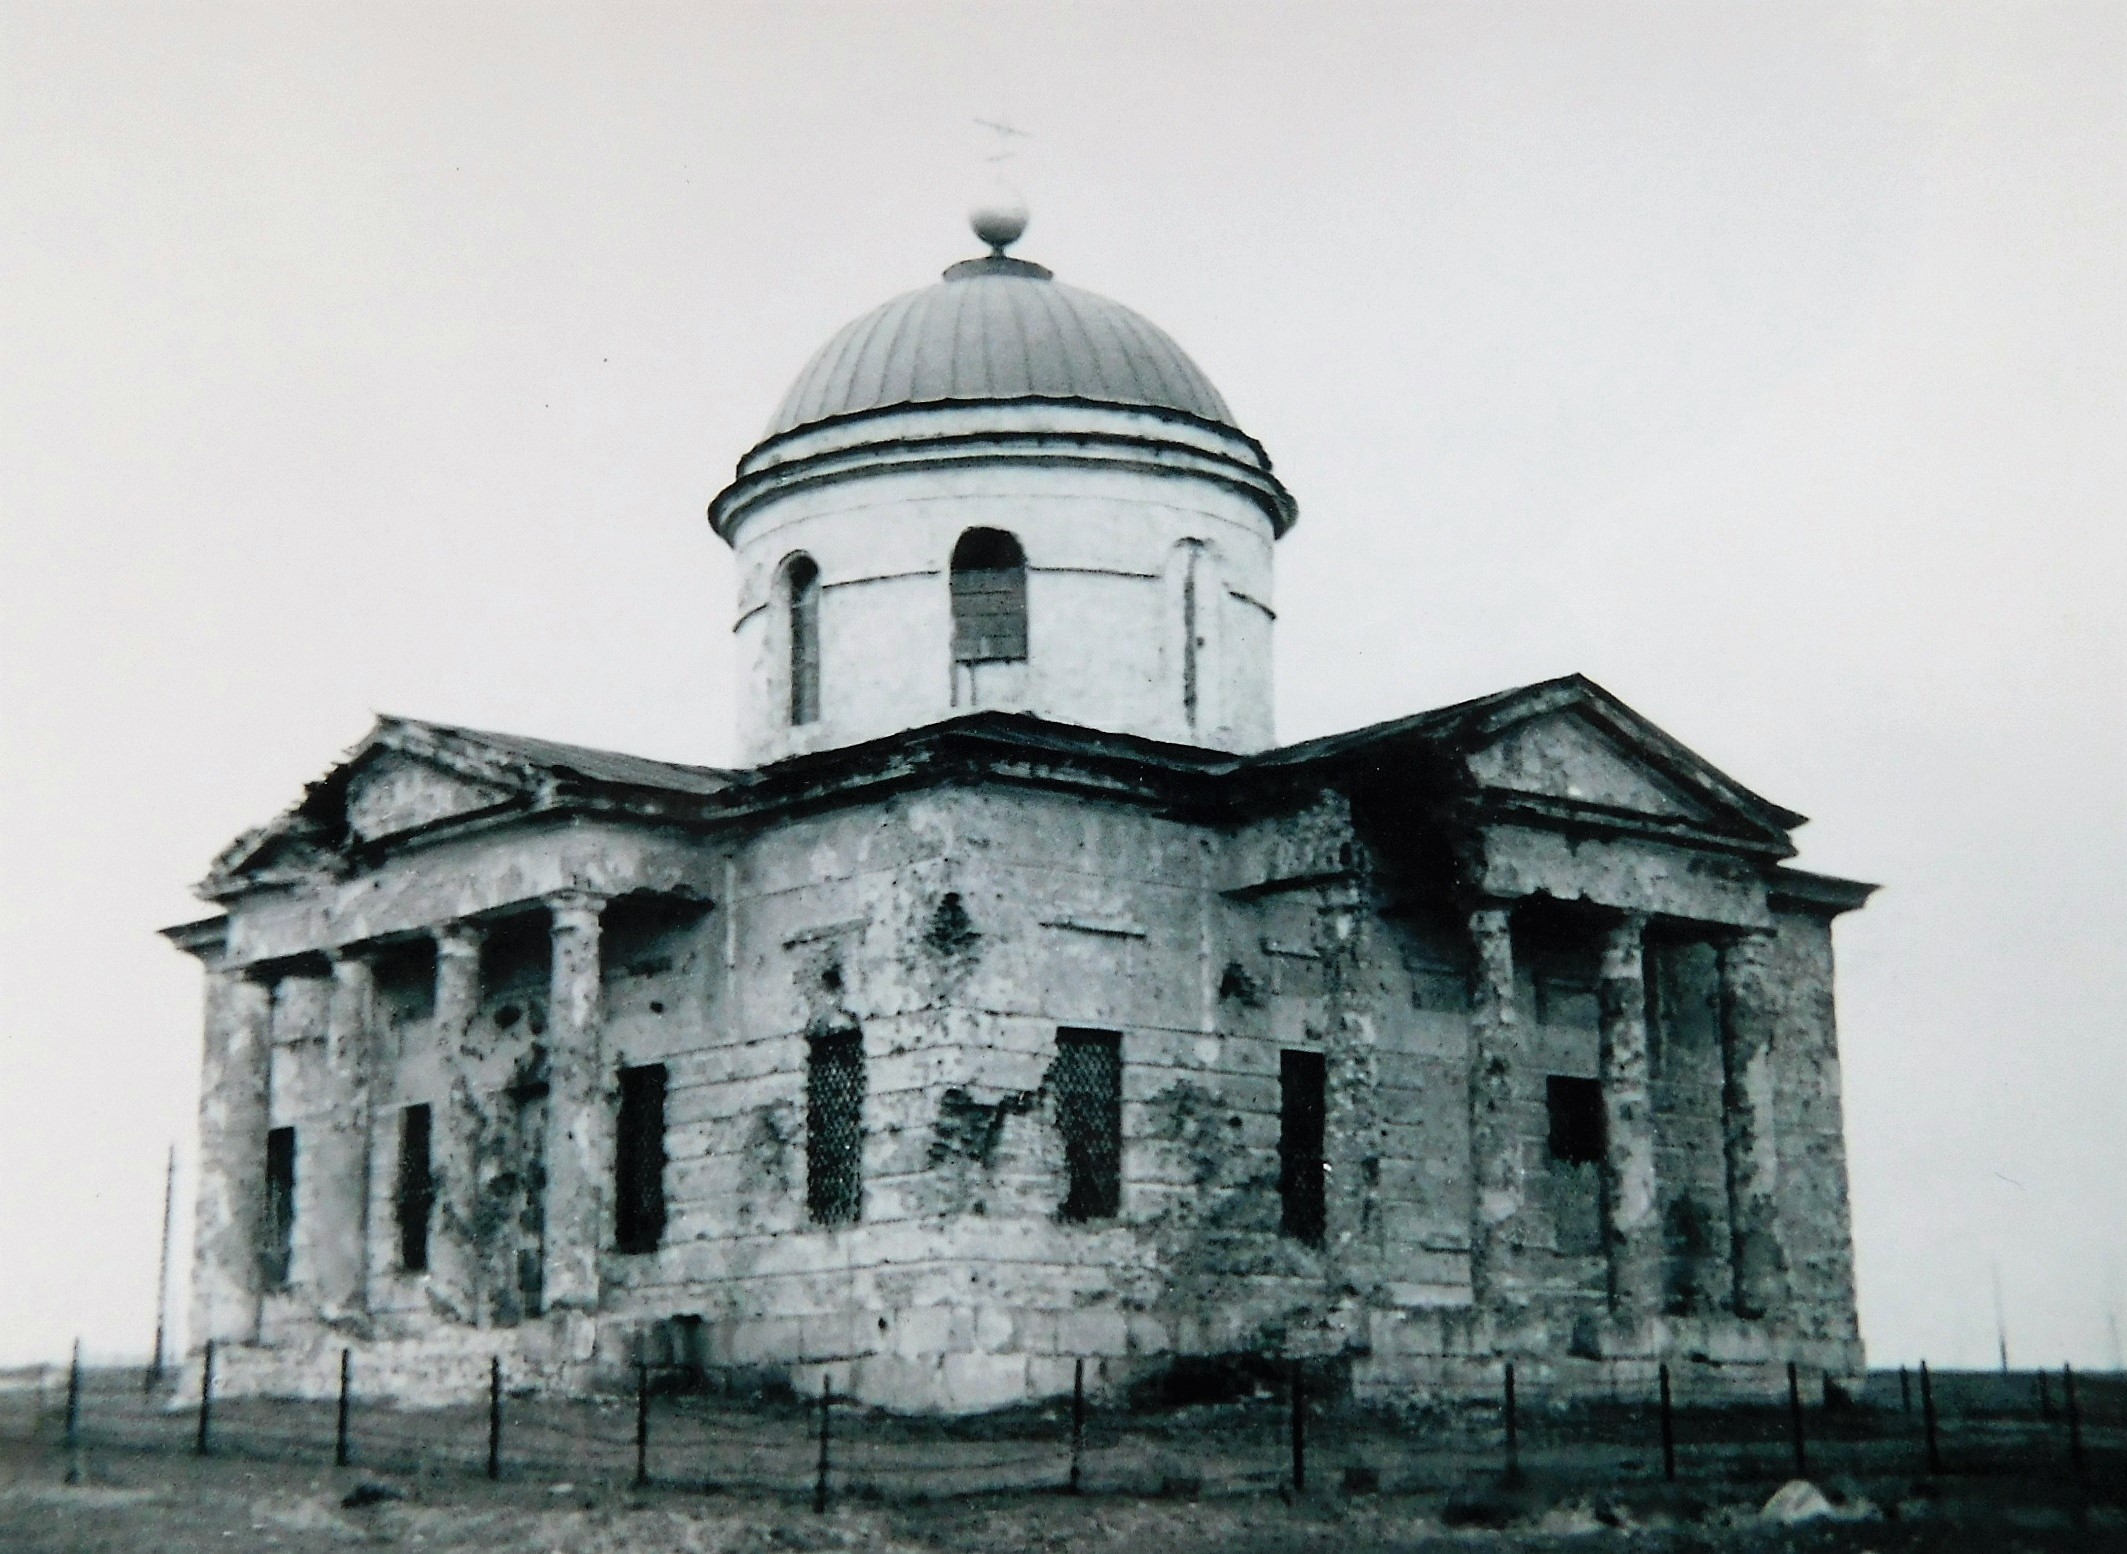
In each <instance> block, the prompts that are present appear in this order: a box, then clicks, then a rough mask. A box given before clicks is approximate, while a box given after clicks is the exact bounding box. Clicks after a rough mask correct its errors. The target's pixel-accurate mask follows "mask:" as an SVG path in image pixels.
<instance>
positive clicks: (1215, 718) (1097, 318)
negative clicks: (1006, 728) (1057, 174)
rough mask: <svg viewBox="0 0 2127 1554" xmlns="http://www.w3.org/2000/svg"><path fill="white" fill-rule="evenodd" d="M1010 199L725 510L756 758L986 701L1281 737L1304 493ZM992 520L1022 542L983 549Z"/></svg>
mask: <svg viewBox="0 0 2127 1554" xmlns="http://www.w3.org/2000/svg"><path fill="white" fill-rule="evenodd" d="M1007 215H1011V213H996V219H994V220H990V219H988V218H987V217H986V218H984V219H985V222H986V223H987V230H983V228H982V225H981V224H978V234H979V235H982V236H983V237H984V241H986V242H990V243H991V244H992V245H993V247H995V248H996V249H997V251H996V252H993V253H991V254H990V255H988V256H987V257H985V258H980V259H970V260H965V261H963V262H961V263H959V264H956V265H954V266H952V267H951V268H950V269H948V270H947V271H946V272H945V277H944V279H943V280H941V281H940V282H938V283H937V284H936V285H933V286H930V287H928V288H926V289H924V290H922V291H916V292H911V293H909V294H907V295H905V296H902V297H898V298H895V299H894V300H893V301H891V302H888V303H886V304H885V305H884V306H882V307H879V308H876V309H874V310H873V311H872V312H870V313H868V314H866V315H864V316H863V317H862V318H859V319H858V320H856V321H855V322H854V323H852V324H850V325H848V326H847V327H845V328H844V329H842V330H841V331H839V332H838V333H837V334H836V335H835V336H834V337H833V338H832V339H830V340H829V341H828V342H827V344H826V345H825V346H823V347H822V348H821V349H820V350H819V351H818V352H817V353H815V355H814V357H813V359H812V361H811V362H810V363H809V364H808V365H807V366H806V368H805V370H804V371H803V372H802V373H801V374H799V376H798V380H797V382H796V384H795V385H794V386H793V387H792V388H791V390H790V392H789V394H788V395H786V396H785V398H784V400H783V403H782V405H781V407H780V408H779V409H778V410H777V412H776V414H775V416H774V417H773V419H772V420H771V421H770V423H769V426H768V430H767V433H766V435H765V436H764V437H763V438H762V440H761V441H760V442H759V443H758V444H757V445H756V446H755V447H754V448H753V449H752V450H751V451H750V452H748V453H747V454H746V456H745V457H744V458H743V459H741V460H740V461H739V466H738V470H737V473H736V478H735V479H734V480H733V481H732V483H731V484H730V485H729V486H727V487H726V488H725V489H724V490H723V491H722V492H720V493H719V494H718V495H717V497H716V499H715V500H714V501H713V502H712V503H711V504H710V507H709V520H710V523H711V525H712V526H713V527H714V528H715V530H716V532H717V534H718V535H719V536H720V537H721V538H722V539H723V540H724V541H725V542H726V543H727V544H729V545H730V546H731V547H732V548H733V550H734V551H735V552H736V554H737V558H738V563H739V595H740V607H739V614H738V620H737V622H736V624H735V626H734V631H735V633H736V636H737V639H738V640H737V646H738V654H739V661H740V663H741V665H742V666H743V668H742V676H743V685H744V693H743V700H742V706H741V711H740V727H741V742H742V745H743V747H744V749H745V752H746V756H747V759H749V760H751V761H756V762H766V761H776V760H781V759H783V758H785V757H787V756H791V755H798V754H803V753H807V752H810V751H816V750H824V749H832V748H837V747H841V746H845V745H849V744H853V743H856V742H859V741H862V740H866V739H872V738H877V737H879V736H882V735H886V734H890V733H893V732H895V731H897V730H900V729H905V728H911V727H915V726H918V725H920V724H924V723H929V722H935V721H938V720H940V719H945V718H951V717H956V716H959V715H961V714H964V713H967V712H970V711H976V710H988V709H996V710H1006V711H1017V712H1025V713H1031V714H1033V715H1036V716H1039V717H1043V718H1049V719H1052V720H1055V721H1058V722H1063V723H1075V724H1080V725H1084V726H1088V727H1095V728H1107V729H1114V730H1117V731H1121V732H1128V733H1135V734H1140V735H1144V736H1147V737H1150V738H1155V739H1164V740H1170V741H1173V742H1175V743H1180V744H1192V745H1199V746H1208V747H1212V748H1218V749H1227V750H1237V751H1245V750H1256V749H1261V748H1263V747H1265V746H1267V745H1268V744H1270V743H1271V741H1272V738H1273V734H1274V730H1273V728H1272V719H1271V683H1270V638H1271V629H1272V623H1273V615H1272V611H1271V573H1272V555H1273V550H1274V547H1275V544H1276V541H1277V540H1278V539H1279V538H1280V537H1281V536H1283V535H1284V533H1285V532H1286V531H1287V530H1288V529H1289V528H1291V527H1292V524H1293V522H1294V520H1295V517H1296V509H1295V507H1294V504H1293V500H1292V497H1291V496H1290V495H1289V494H1288V493H1287V492H1286V490H1285V487H1284V486H1283V484H1282V483H1280V481H1279V480H1278V478H1277V476H1276V475H1275V474H1274V473H1272V470H1271V463H1270V458H1269V456H1268V455H1267V454H1266V453H1265V452H1264V450H1263V447H1262V445H1261V444H1260V443H1258V442H1257V441H1256V440H1255V439H1254V438H1252V437H1250V436H1248V435H1247V433H1245V432H1243V431H1242V430H1241V429H1240V428H1239V427H1238V426H1236V425H1235V424H1234V421H1233V416H1232V413H1231V412H1230V411H1229V410H1228V409H1227V407H1226V402H1225V400H1224V399H1222V398H1221V397H1220V396H1219V393H1218V390H1217V389H1215V388H1213V387H1212V385H1211V382H1210V380H1209V379H1208V378H1206V377H1205V376H1204V374H1203V372H1202V371H1201V370H1200V369H1199V368H1198V367H1197V365H1196V364H1195V363H1194V362H1192V361H1191V360H1190V359H1189V358H1188V356H1187V355H1185V354H1184V353H1183V351H1182V349H1181V348H1180V347H1179V346H1178V345H1176V344H1175V343H1174V341H1173V340H1172V339H1171V338H1169V337H1168V336H1167V335H1166V334H1165V333H1164V332H1162V331H1161V330H1160V329H1158V328H1157V327H1156V326H1154V325H1153V324H1151V323H1149V322H1147V321H1146V320H1145V319H1143V318H1140V317H1139V316H1138V315H1137V314H1135V313H1133V312H1131V311H1130V310H1129V309H1128V308H1126V307H1123V306H1122V305H1121V304H1119V303H1115V302H1111V301H1109V300H1107V299H1106V298H1103V297H1098V296H1095V295H1093V294H1092V293H1091V292H1084V291H1079V290H1077V289H1075V288H1073V287H1070V286H1066V285H1064V284H1063V283H1061V282H1059V281H1057V280H1055V279H1054V277H1053V276H1052V275H1051V274H1050V272H1049V271H1048V270H1046V269H1044V268H1043V267H1042V266H1040V265H1037V264H1033V263H1030V262H1028V261H1026V260H1022V259H1017V258H1013V257H1011V256H1010V255H1007V254H1005V253H1004V252H1003V251H1002V249H1003V246H1004V245H1006V244H1008V243H1009V242H1011V241H1012V240H1014V239H1015V238H1016V237H1017V235H1018V228H1019V225H1021V224H1023V218H1021V217H1017V216H1013V217H1012V219H1010V220H1007V219H1005V218H1006V216H1007ZM975 534H981V535H986V536H989V537H990V541H986V542H985V543H986V545H987V547H988V551H987V552H986V553H994V554H1010V555H1013V556H1016V557H1017V558H1018V559H1017V560H1016V562H1014V563H1013V565H1012V566H1011V567H1000V566H985V567H982V568H974V569H972V570H970V569H969V568H968V567H965V566H963V564H962V563H963V560H964V558H965V557H966V556H968V555H970V554H972V553H973V551H974V550H982V549H984V547H974V548H973V550H971V548H970V547H969V546H968V544H967V543H966V542H967V540H968V537H969V536H970V535H975ZM992 542H994V543H992ZM978 573H979V574H980V575H979V576H978V575H976V574H978ZM971 601H972V602H971ZM978 608H979V611H980V612H982V620H981V622H980V623H979V624H978V623H974V622H972V621H971V620H968V619H963V618H962V615H963V613H964V612H965V611H967V610H969V609H978ZM969 643H978V644H983V645H984V646H983V651H980V652H975V651H972V650H971V649H970V648H969V647H968V644H969ZM1000 643H1003V644H1009V645H1010V646H1011V651H1010V652H1005V651H1002V650H1001V649H999V648H998V644H1000Z"/></svg>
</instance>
